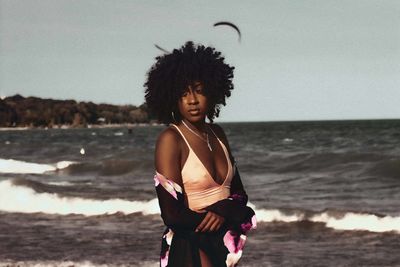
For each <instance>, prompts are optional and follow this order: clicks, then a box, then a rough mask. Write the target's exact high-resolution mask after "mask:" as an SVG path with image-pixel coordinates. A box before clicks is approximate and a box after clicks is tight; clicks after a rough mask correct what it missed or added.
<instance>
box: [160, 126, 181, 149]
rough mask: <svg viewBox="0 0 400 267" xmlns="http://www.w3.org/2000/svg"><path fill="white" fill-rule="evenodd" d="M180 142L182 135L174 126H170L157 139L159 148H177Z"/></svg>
mask: <svg viewBox="0 0 400 267" xmlns="http://www.w3.org/2000/svg"><path fill="white" fill-rule="evenodd" d="M180 142H181V137H180V134H179V133H178V130H177V129H176V128H175V127H174V126H168V127H167V128H165V129H164V130H163V131H162V132H161V133H160V134H159V135H158V138H157V146H159V145H162V146H169V147H173V148H176V147H177V145H178V144H180Z"/></svg>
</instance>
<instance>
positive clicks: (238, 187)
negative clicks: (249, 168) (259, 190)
mask: <svg viewBox="0 0 400 267" xmlns="http://www.w3.org/2000/svg"><path fill="white" fill-rule="evenodd" d="M233 162H235V161H234V160H233ZM229 198H230V199H232V200H235V201H237V202H239V203H241V204H242V205H246V204H247V201H248V196H247V194H246V191H245V190H244V187H243V183H242V180H241V178H240V174H239V171H238V168H237V166H236V162H235V163H234V174H233V178H232V182H231V192H230V196H229Z"/></svg>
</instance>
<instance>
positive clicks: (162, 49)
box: [154, 44, 170, 54]
mask: <svg viewBox="0 0 400 267" xmlns="http://www.w3.org/2000/svg"><path fill="white" fill-rule="evenodd" d="M154 46H155V47H157V48H158V49H160V50H161V51H163V52H164V53H167V54H169V53H170V52H169V51H167V50H165V49H164V48H162V47H161V46H159V45H157V44H154Z"/></svg>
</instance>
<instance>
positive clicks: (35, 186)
mask: <svg viewBox="0 0 400 267" xmlns="http://www.w3.org/2000/svg"><path fill="white" fill-rule="evenodd" d="M220 125H221V126H222V127H223V128H224V130H225V132H226V135H227V136H228V139H229V143H230V146H231V150H232V154H233V156H234V157H235V159H236V162H237V166H238V168H239V171H240V174H241V177H242V181H243V184H244V186H245V189H246V190H247V193H248V195H249V198H250V203H249V205H251V206H252V207H253V208H254V210H255V211H256V215H257V219H258V228H257V230H255V231H253V232H251V233H250V234H249V236H248V239H247V243H246V246H245V249H244V254H243V257H242V260H241V262H240V266H400V254H399V251H400V205H399V203H400V146H399V144H400V121H396V120H388V121H325V122H324V121H322V122H274V123H272V122H269V123H266V122H257V123H221V124H220ZM163 129H164V126H142V127H134V128H132V129H131V130H128V129H127V128H123V127H121V128H103V129H102V128H91V129H49V130H44V129H34V130H23V131H13V130H3V131H0V266H7V265H8V266H32V265H34V266H158V263H157V260H158V256H159V250H160V241H161V235H162V232H163V230H164V226H163V223H162V220H161V218H160V214H159V213H160V212H159V207H158V202H157V199H156V195H155V190H154V182H153V176H154V167H153V166H154V165H153V153H154V145H155V141H156V138H157V135H158V134H159V133H160V132H161V131H162V130H163Z"/></svg>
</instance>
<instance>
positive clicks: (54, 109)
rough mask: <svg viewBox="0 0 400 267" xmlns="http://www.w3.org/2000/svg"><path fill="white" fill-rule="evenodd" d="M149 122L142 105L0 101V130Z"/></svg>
mask: <svg viewBox="0 0 400 267" xmlns="http://www.w3.org/2000/svg"><path fill="white" fill-rule="evenodd" d="M144 122H149V116H148V112H147V108H146V105H145V104H142V105H140V106H139V107H136V106H133V105H124V106H117V105H109V104H94V103H92V102H76V101H75V100H54V99H42V98H37V97H26V98H25V97H23V96H21V95H14V96H10V97H7V98H4V99H0V127H49V128H50V127H61V126H71V127H85V126H87V125H88V124H91V125H99V124H123V123H144Z"/></svg>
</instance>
